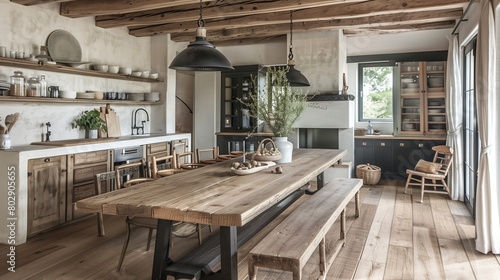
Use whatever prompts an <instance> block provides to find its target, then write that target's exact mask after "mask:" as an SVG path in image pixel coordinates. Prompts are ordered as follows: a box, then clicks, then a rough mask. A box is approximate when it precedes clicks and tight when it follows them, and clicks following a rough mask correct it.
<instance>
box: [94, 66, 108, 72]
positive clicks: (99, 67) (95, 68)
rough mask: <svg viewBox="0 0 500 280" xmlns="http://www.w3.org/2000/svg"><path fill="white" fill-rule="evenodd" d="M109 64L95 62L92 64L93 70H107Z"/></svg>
mask: <svg viewBox="0 0 500 280" xmlns="http://www.w3.org/2000/svg"><path fill="white" fill-rule="evenodd" d="M108 69H109V66H108V65H106V64H95V65H94V70H97V71H99V72H108Z"/></svg>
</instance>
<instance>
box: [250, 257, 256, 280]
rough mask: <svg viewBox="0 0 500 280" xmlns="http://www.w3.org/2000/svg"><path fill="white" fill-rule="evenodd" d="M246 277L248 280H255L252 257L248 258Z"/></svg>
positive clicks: (254, 267)
mask: <svg viewBox="0 0 500 280" xmlns="http://www.w3.org/2000/svg"><path fill="white" fill-rule="evenodd" d="M248 278H249V280H257V267H256V266H255V262H254V261H253V260H252V258H248Z"/></svg>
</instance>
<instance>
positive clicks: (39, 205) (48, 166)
mask: <svg viewBox="0 0 500 280" xmlns="http://www.w3.org/2000/svg"><path fill="white" fill-rule="evenodd" d="M28 170H29V173H28V175H29V180H28V184H29V185H28V234H33V233H36V232H39V231H41V230H44V229H48V228H50V227H53V226H56V225H59V224H62V223H64V222H65V219H66V156H59V157H48V158H42V159H33V160H29V161H28Z"/></svg>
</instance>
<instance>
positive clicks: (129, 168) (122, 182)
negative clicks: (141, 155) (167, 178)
mask: <svg viewBox="0 0 500 280" xmlns="http://www.w3.org/2000/svg"><path fill="white" fill-rule="evenodd" d="M115 172H116V178H118V180H117V181H116V185H117V187H118V189H121V188H122V187H128V186H130V185H134V184H138V183H142V182H147V181H152V180H154V179H153V178H148V176H147V175H146V170H145V163H144V160H143V159H141V160H140V161H137V162H132V163H127V164H122V165H118V166H117V167H115Z"/></svg>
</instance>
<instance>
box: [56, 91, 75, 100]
mask: <svg viewBox="0 0 500 280" xmlns="http://www.w3.org/2000/svg"><path fill="white" fill-rule="evenodd" d="M59 98H64V99H75V98H76V91H74V90H60V91H59Z"/></svg>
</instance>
